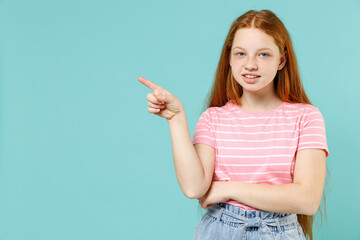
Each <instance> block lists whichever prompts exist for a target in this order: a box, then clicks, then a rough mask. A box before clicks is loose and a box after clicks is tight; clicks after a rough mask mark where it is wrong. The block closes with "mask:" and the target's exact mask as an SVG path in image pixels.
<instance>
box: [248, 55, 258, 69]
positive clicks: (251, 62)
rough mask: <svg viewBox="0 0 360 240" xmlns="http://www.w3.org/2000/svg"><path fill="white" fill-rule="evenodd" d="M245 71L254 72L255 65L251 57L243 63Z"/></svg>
mask: <svg viewBox="0 0 360 240" xmlns="http://www.w3.org/2000/svg"><path fill="white" fill-rule="evenodd" d="M245 69H246V70H256V69H257V64H256V61H255V59H254V58H253V57H248V58H247V61H246V62H245Z"/></svg>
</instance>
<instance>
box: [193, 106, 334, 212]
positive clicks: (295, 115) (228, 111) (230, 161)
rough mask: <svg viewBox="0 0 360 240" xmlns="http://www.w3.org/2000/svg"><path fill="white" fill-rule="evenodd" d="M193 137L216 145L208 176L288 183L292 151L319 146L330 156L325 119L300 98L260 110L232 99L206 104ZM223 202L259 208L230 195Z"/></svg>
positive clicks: (195, 139)
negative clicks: (241, 105)
mask: <svg viewBox="0 0 360 240" xmlns="http://www.w3.org/2000/svg"><path fill="white" fill-rule="evenodd" d="M192 142H193V144H195V143H203V144H207V145H209V146H211V147H213V148H214V149H215V150H216V160H215V169H214V174H213V179H212V180H213V181H241V182H249V183H262V184H286V183H292V182H293V180H294V176H293V175H294V167H295V160H296V159H295V154H296V151H298V150H301V149H309V148H315V149H324V150H325V152H326V157H328V156H329V149H328V146H327V140H326V132H325V122H324V118H323V116H322V114H321V112H320V111H319V109H318V108H316V107H315V106H313V105H311V104H304V103H289V102H283V103H282V104H281V105H279V106H278V107H276V108H274V109H272V110H269V111H265V112H251V111H247V110H244V109H242V108H241V107H239V106H237V105H236V103H235V102H233V101H231V100H230V101H228V102H227V103H226V104H225V105H224V106H222V107H210V108H207V109H206V110H205V111H204V112H203V113H202V114H201V115H200V117H199V120H198V123H197V125H196V128H195V132H194V135H193V140H192ZM226 203H228V204H232V205H235V206H238V207H241V208H243V209H247V210H260V209H256V208H253V207H251V206H248V205H246V204H242V203H240V202H238V201H235V200H228V201H226Z"/></svg>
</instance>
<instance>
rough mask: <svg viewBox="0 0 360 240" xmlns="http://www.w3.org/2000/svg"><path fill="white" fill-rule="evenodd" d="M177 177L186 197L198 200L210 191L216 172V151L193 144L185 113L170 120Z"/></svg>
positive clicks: (205, 146) (203, 145)
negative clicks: (214, 172)
mask: <svg viewBox="0 0 360 240" xmlns="http://www.w3.org/2000/svg"><path fill="white" fill-rule="evenodd" d="M168 123H169V127H170V133H171V143H172V148H173V158H174V166H175V172H176V177H177V180H178V182H179V185H180V188H181V190H182V192H183V193H184V194H185V196H186V197H188V198H191V199H197V198H200V197H202V196H203V195H205V193H206V192H207V191H208V189H209V187H210V184H211V181H212V177H213V171H214V164H215V149H214V148H212V147H210V146H208V145H206V144H195V145H193V144H192V141H191V137H190V134H189V128H188V123H187V118H186V114H185V111H184V110H183V111H181V112H180V113H178V114H177V115H176V116H174V117H173V118H172V119H170V120H168Z"/></svg>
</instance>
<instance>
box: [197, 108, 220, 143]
mask: <svg viewBox="0 0 360 240" xmlns="http://www.w3.org/2000/svg"><path fill="white" fill-rule="evenodd" d="M192 143H193V144H195V143H203V144H207V145H209V146H210V147H213V148H215V137H214V131H213V125H212V121H211V114H210V108H208V109H206V111H205V112H203V113H202V114H201V115H200V117H199V120H198V122H197V124H196V127H195V132H194V135H193V141H192Z"/></svg>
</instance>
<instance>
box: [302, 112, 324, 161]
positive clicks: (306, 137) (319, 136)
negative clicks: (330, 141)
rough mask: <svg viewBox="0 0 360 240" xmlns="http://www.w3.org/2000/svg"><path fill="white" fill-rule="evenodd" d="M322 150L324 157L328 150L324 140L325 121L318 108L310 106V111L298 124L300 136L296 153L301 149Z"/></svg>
mask: <svg viewBox="0 0 360 240" xmlns="http://www.w3.org/2000/svg"><path fill="white" fill-rule="evenodd" d="M310 148H315V149H324V150H325V152H326V157H328V156H329V149H328V145H327V140H326V130H325V121H324V118H323V116H322V114H321V112H320V111H319V109H318V108H316V107H314V106H312V111H310V112H309V113H307V115H306V116H305V118H304V121H303V122H302V124H300V136H299V143H298V148H297V151H299V150H302V149H310Z"/></svg>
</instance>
